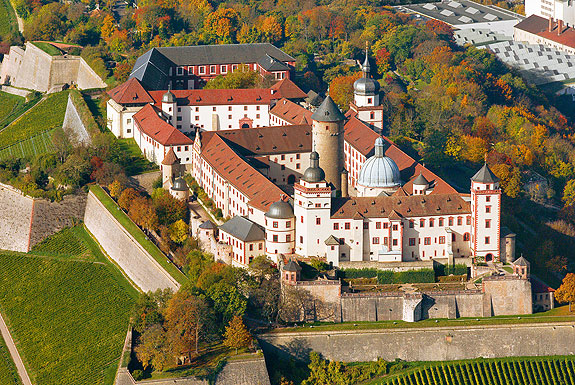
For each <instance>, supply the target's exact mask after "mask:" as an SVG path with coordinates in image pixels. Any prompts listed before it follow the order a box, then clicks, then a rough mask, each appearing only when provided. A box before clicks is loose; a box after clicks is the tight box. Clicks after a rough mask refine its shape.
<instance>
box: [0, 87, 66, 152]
mask: <svg viewBox="0 0 575 385" xmlns="http://www.w3.org/2000/svg"><path fill="white" fill-rule="evenodd" d="M67 102H68V91H63V92H58V93H55V94H51V95H49V96H48V97H47V98H46V99H44V100H42V101H41V102H40V103H38V104H37V105H36V106H34V108H32V109H30V110H29V111H28V112H26V114H24V115H23V116H22V117H21V118H20V119H18V120H16V121H15V122H13V123H12V124H11V125H9V126H8V127H6V128H4V129H3V130H2V131H0V148H1V149H3V148H5V147H8V146H10V145H13V144H15V143H17V142H20V141H23V140H26V139H29V138H31V137H33V136H36V135H38V134H41V133H43V132H46V131H51V130H53V129H55V128H57V127H62V123H63V122H64V114H65V113H66V104H67Z"/></svg>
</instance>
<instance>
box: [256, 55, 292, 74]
mask: <svg viewBox="0 0 575 385" xmlns="http://www.w3.org/2000/svg"><path fill="white" fill-rule="evenodd" d="M258 64H259V65H260V66H261V67H262V68H263V69H265V70H266V71H268V72H272V71H289V67H288V66H287V65H286V64H284V63H282V62H281V61H279V60H277V59H276V58H273V57H271V56H270V55H268V54H265V55H264V56H263V57H262V58H261V59H260V60H258Z"/></svg>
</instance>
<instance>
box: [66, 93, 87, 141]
mask: <svg viewBox="0 0 575 385" xmlns="http://www.w3.org/2000/svg"><path fill="white" fill-rule="evenodd" d="M62 128H63V129H64V132H65V133H66V135H68V138H69V139H70V142H72V143H73V144H75V145H79V144H84V145H89V144H90V143H91V142H92V139H91V138H90V134H89V133H88V130H87V129H86V126H85V125H84V123H83V122H82V119H81V118H80V114H79V113H78V110H77V109H76V106H75V105H74V103H73V102H72V98H71V97H70V95H68V104H67V105H66V114H65V115H64V123H62Z"/></svg>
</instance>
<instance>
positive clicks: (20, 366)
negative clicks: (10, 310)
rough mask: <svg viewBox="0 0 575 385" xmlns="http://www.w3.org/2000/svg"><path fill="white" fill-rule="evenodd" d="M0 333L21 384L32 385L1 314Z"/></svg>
mask: <svg viewBox="0 0 575 385" xmlns="http://www.w3.org/2000/svg"><path fill="white" fill-rule="evenodd" d="M0 332H1V333H2V337H3V338H4V342H6V346H7V347H8V351H9V352H10V355H11V356H12V360H13V361H14V364H16V369H18V374H19V375H20V378H21V379H22V383H23V384H24V385H32V381H30V376H28V372H27V371H26V367H25V366H24V363H23V362H22V358H20V353H18V349H16V345H15V344H14V340H13V339H12V336H11V335H10V330H8V326H6V322H4V318H2V314H0Z"/></svg>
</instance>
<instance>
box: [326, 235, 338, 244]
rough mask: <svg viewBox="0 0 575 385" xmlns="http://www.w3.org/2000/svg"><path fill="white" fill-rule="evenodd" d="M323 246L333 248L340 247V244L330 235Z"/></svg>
mask: <svg viewBox="0 0 575 385" xmlns="http://www.w3.org/2000/svg"><path fill="white" fill-rule="evenodd" d="M325 244H326V245H328V246H335V245H340V244H341V243H340V242H339V239H337V238H336V237H334V236H333V235H330V236H329V237H327V239H326V240H325Z"/></svg>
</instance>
